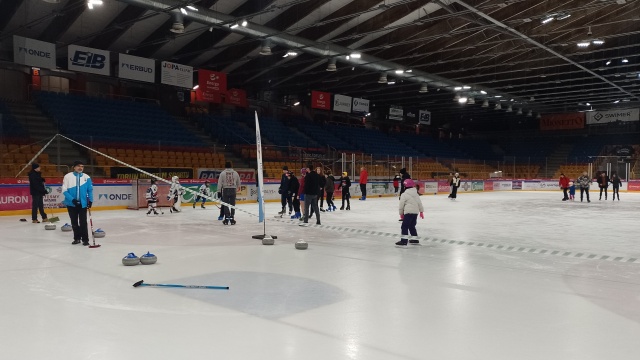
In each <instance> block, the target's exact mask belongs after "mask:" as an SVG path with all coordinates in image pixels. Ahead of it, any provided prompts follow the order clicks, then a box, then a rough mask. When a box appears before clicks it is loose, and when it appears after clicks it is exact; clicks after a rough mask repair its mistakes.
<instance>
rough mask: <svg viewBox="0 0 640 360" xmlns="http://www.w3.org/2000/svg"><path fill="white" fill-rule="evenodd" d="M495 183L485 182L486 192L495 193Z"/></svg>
mask: <svg viewBox="0 0 640 360" xmlns="http://www.w3.org/2000/svg"><path fill="white" fill-rule="evenodd" d="M493 183H494V182H493V181H485V182H484V191H493Z"/></svg>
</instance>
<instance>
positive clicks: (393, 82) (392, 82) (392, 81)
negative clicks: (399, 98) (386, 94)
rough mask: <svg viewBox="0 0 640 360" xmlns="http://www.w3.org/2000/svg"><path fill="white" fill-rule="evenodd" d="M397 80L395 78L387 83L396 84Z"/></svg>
mask: <svg viewBox="0 0 640 360" xmlns="http://www.w3.org/2000/svg"><path fill="white" fill-rule="evenodd" d="M395 83H396V81H395V80H391V81H389V82H387V85H395Z"/></svg>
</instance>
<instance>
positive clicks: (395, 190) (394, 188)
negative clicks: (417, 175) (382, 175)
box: [393, 186, 398, 194]
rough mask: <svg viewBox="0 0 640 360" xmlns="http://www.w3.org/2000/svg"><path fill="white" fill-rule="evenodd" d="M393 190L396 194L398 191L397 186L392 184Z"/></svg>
mask: <svg viewBox="0 0 640 360" xmlns="http://www.w3.org/2000/svg"><path fill="white" fill-rule="evenodd" d="M393 190H394V193H396V194H397V193H398V187H397V186H394V187H393Z"/></svg>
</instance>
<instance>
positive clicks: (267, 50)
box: [260, 45, 271, 56]
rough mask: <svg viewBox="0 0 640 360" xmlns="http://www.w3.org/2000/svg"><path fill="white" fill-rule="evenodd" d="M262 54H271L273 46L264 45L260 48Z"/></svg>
mask: <svg viewBox="0 0 640 360" xmlns="http://www.w3.org/2000/svg"><path fill="white" fill-rule="evenodd" d="M260 55H265V56H268V55H271V46H269V45H262V47H261V48H260Z"/></svg>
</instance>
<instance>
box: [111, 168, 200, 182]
mask: <svg viewBox="0 0 640 360" xmlns="http://www.w3.org/2000/svg"><path fill="white" fill-rule="evenodd" d="M140 169H141V170H143V171H146V172H148V173H151V174H153V175H155V176H157V177H161V178H163V179H171V177H172V176H177V177H179V178H180V179H191V178H192V177H193V169H192V168H162V169H160V170H161V171H160V170H158V168H147V167H143V168H140ZM110 170H111V178H112V179H148V178H149V176H148V175H146V174H143V173H140V172H138V171H137V170H134V169H132V168H130V167H124V166H112V167H111V169H110Z"/></svg>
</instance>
